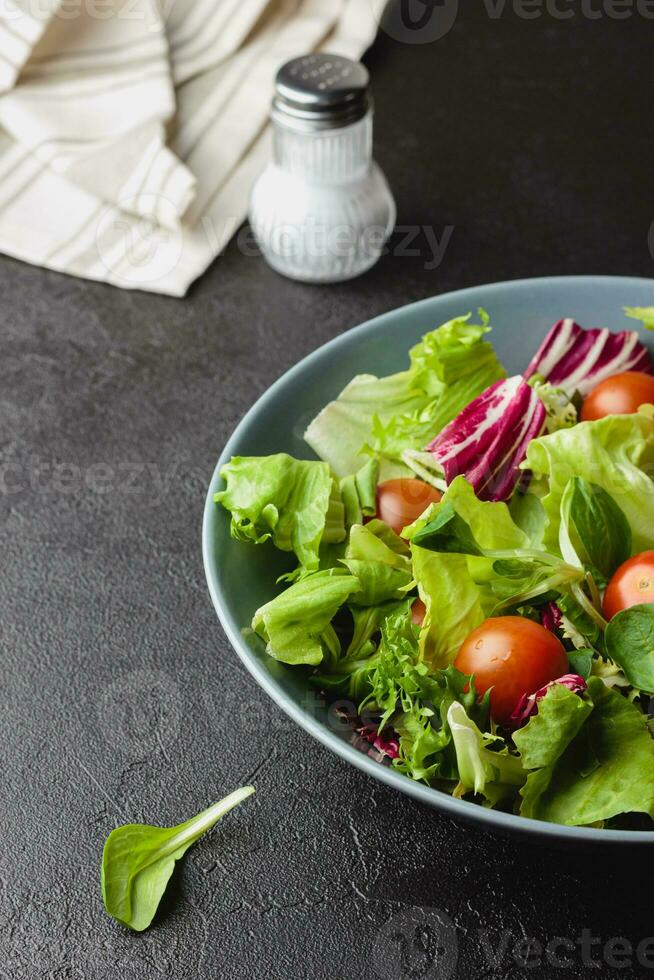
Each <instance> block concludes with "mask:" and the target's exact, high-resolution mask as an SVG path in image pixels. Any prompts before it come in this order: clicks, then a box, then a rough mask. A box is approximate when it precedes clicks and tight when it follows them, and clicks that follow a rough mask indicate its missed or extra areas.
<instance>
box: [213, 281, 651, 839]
mask: <svg viewBox="0 0 654 980" xmlns="http://www.w3.org/2000/svg"><path fill="white" fill-rule="evenodd" d="M564 284H566V285H570V284H575V285H578V286H579V287H583V286H584V285H585V286H599V285H600V284H613V285H618V284H624V285H625V286H626V287H627V288H631V287H634V288H643V287H647V288H650V289H652V290H654V280H651V279H646V278H643V277H636V276H604V275H601V276H542V277H534V278H529V279H509V280H504V281H501V282H495V283H488V284H481V285H478V286H470V287H466V288H465V289H459V290H453V291H451V292H446V293H440V294H438V295H435V296H429V297H426V298H424V299H421V300H418V301H416V302H413V303H407V304H404V305H403V306H399V307H396V308H394V309H392V310H388V311H386V312H385V313H381V314H379V315H377V316H375V317H373V318H372V319H370V320H366V321H365V322H364V323H362V324H359V325H358V326H355V327H352V328H350V329H349V330H346V331H345V332H344V333H342V334H339V335H338V336H337V337H334V338H332V340H329V341H327V342H326V343H325V344H322V345H321V346H320V347H318V348H316V350H314V351H312V352H311V353H309V354H307V355H306V356H305V357H303V358H302V359H301V360H300V361H298V362H297V363H296V364H294V365H293V366H292V367H291V368H289V369H288V370H287V371H285V372H284V373H283V374H282V375H281V376H280V377H279V378H277V380H276V381H274V382H273V383H272V384H271V385H270V386H269V387H268V388H267V389H266V390H265V391H264V392H263V394H262V395H260V397H259V398H258V399H257V400H256V401H255V402H254V404H253V405H252V406H251V407H250V408H249V409H248V411H247V412H246V413H245V415H244V416H243V417H242V418H241V420H240V421H239V422H238V424H237V425H236V427H235V429H234V431H233V432H232V434H231V436H230V437H229V439H228V441H227V443H226V444H225V447H224V449H223V451H222V453H221V454H220V458H219V460H218V462H217V464H216V467H215V469H214V472H213V475H212V477H211V481H210V484H209V488H208V491H207V496H206V500H205V505H204V513H203V521H202V555H203V564H204V571H205V576H206V579H207V585H208V588H209V594H210V596H211V599H212V602H213V605H214V608H215V610H216V613H217V615H218V618H219V620H220V623H221V625H222V627H223V630H224V631H225V634H226V636H227V638H228V640H229V642H230V644H231V646H232V647H233V648H234V650H235V651H236V653H237V655H238V657H239V658H240V660H241V662H242V663H243V664H244V666H245V667H246V668H247V670H248V671H249V673H250V674H251V675H252V676H253V678H254V679H255V681H256V682H257V684H258V685H259V686H260V687H261V688H262V689H263V690H264V691H265V692H266V694H268V696H269V697H271V698H272V700H273V701H275V703H276V704H277V705H278V706H279V707H280V708H281V709H282V711H284V712H285V713H286V714H287V715H288V716H289V717H290V718H291V719H292V720H293V721H294V722H295V723H296V724H297V725H299V726H300V728H302V729H304V731H306V732H308V734H310V735H312V736H313V737H314V738H316V739H317V740H318V741H319V742H320V743H321V744H322V745H324V746H326V747H327V748H328V749H331V750H332V751H333V752H335V753H336V754H337V755H338V756H339V757H340V758H342V759H344V760H345V761H347V762H349V763H351V764H352V765H354V766H355V767H356V768H357V769H359V770H361V771H363V772H365V773H367V774H368V775H369V776H372V777H373V778H374V779H377V780H379V781H380V782H382V783H384V784H385V785H387V786H389V787H391V788H393V789H396V790H398V791H399V792H401V793H404V794H405V795H407V796H410V797H411V798H412V799H414V800H417V801H419V802H421V803H425V804H427V805H428V806H431V807H433V808H435V809H437V810H440V811H441V812H443V813H445V814H446V815H448V816H450V817H453V818H455V819H459V820H461V821H465V822H466V823H474V824H476V825H477V826H478V829H480V830H484V829H485V830H487V831H494V832H496V833H501V834H504V835H507V834H509V835H515V834H519V835H527V836H531V837H538V838H541V839H543V840H544V841H546V842H549V843H551V844H557V843H559V844H563V843H573V842H574V843H578V844H599V843H603V844H631V845H637V844H641V845H643V844H654V830H651V831H650V830H604V829H600V828H593V827H574V826H568V825H567V824H557V823H548V822H546V821H541V820H534V819H532V818H530V817H522V816H520V815H518V814H512V813H503V812H501V811H497V810H492V809H488V808H486V807H483V806H481V805H479V804H478V803H472V802H470V801H468V800H459V799H455V798H454V797H452V796H450V795H449V794H448V793H445V792H443V791H442V790H438V789H435V788H434V787H431V786H427V785H425V784H423V783H418V782H415V781H414V780H412V779H410V778H409V777H408V776H405V775H403V774H402V773H400V772H397V771H395V770H394V769H392V768H390V767H388V766H384V765H381V764H380V763H378V762H376V761H375V760H374V759H372V758H370V757H369V756H368V755H366V754H365V753H364V752H362V751H361V750H360V749H357V748H355V747H354V746H353V745H350V744H349V743H348V742H346V741H344V740H343V739H341V738H339V736H338V735H336V734H335V733H334V732H330V731H329V730H328V729H327V728H325V727H323V726H322V725H320V724H318V723H317V722H316V721H315V719H313V718H312V717H311V715H310V714H309V713H308V712H307V711H306V710H305V709H304V708H302V707H301V706H300V705H299V704H297V703H296V702H295V701H294V700H293V698H292V697H290V696H289V695H288V694H287V693H286V692H285V691H284V689H283V688H282V687H281V685H280V684H279V683H278V682H277V681H276V680H275V678H274V677H272V676H271V675H270V674H269V673H268V672H267V671H266V669H265V666H264V664H263V663H261V662H259V661H258V660H257V659H256V658H255V657H254V656H253V655H252V653H251V652H250V650H249V649H248V647H247V645H246V644H245V643H244V642H243V638H242V636H241V632H240V630H241V629H242V628H243V627H242V626H241V627H239V625H238V624H237V622H236V621H235V619H234V617H233V616H232V614H231V612H230V609H229V605H228V603H227V600H226V597H225V594H224V591H223V588H222V583H221V576H220V566H219V564H218V561H217V556H216V555H215V554H214V553H213V552H214V549H213V542H214V530H215V527H216V521H217V518H218V507H217V506H216V504H215V503H214V500H213V496H214V493H215V492H216V491H217V490H218V488H219V485H220V470H221V468H222V466H223V465H224V464H225V463H227V462H228V460H229V459H230V458H231V457H232V456H234V455H236V454H237V447H238V443H239V442H240V441H241V439H242V437H243V436H244V434H245V433H246V432H247V431H248V429H250V427H251V426H253V425H254V424H256V421H257V418H258V417H259V415H260V413H261V412H262V411H265V409H266V406H267V405H268V403H269V402H270V401H272V400H273V399H274V398H275V397H276V396H277V394H278V393H279V392H280V391H281V390H282V389H283V388H284V386H285V385H286V384H287V382H288V381H290V380H291V379H293V378H295V377H297V376H298V375H300V374H302V373H303V371H304V370H306V368H307V367H309V366H310V365H312V364H314V363H315V362H317V361H319V360H320V359H321V358H322V357H323V356H324V354H325V353H327V352H328V351H329V352H330V353H333V352H334V351H337V350H338V349H339V348H340V347H347V345H348V344H349V343H351V341H352V340H353V339H354V338H361V337H365V336H366V335H367V334H371V333H374V331H375V330H377V329H378V328H379V327H380V325H381V323H382V321H387V320H388V319H389V318H392V317H396V316H399V315H401V314H402V313H404V312H406V311H408V310H412V311H419V310H420V309H421V308H423V307H425V308H426V307H428V306H431V305H433V304H434V302H435V301H438V300H460V301H461V303H462V308H463V306H465V305H467V304H472V303H473V302H474V303H475V304H480V300H473V297H474V295H475V294H478V293H480V292H483V293H484V296H485V297H488V294H489V293H491V294H492V293H493V292H497V291H501V290H506V289H510V290H515V291H516V292H521V291H524V290H527V289H529V288H532V287H533V286H535V285H538V286H551V287H553V288H554V287H556V286H562V285H564ZM484 302H485V303H488V302H489V301H488V299H487V298H485V299H484ZM475 308H476V306H475ZM248 625H249V624H248Z"/></svg>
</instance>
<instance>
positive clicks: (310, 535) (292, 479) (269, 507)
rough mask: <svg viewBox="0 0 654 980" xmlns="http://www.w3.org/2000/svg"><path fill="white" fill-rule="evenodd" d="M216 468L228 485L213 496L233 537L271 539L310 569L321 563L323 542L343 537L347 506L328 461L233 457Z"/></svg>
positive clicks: (254, 540) (281, 455)
mask: <svg viewBox="0 0 654 980" xmlns="http://www.w3.org/2000/svg"><path fill="white" fill-rule="evenodd" d="M220 472H221V476H222V477H223V479H224V480H225V482H226V484H227V486H226V488H225V490H221V491H220V492H219V493H217V494H216V495H215V496H214V500H215V502H216V503H217V504H222V506H223V507H224V508H225V509H226V510H228V511H229V512H230V513H231V515H232V522H231V533H232V537H234V538H237V539H238V540H240V541H249V542H251V543H253V544H262V543H263V542H264V541H267V540H268V539H269V538H272V540H273V544H274V545H275V547H277V548H279V549H280V550H281V551H294V552H295V554H296V555H297V558H298V560H299V562H300V565H301V566H302V568H303V569H306V571H309V572H311V571H316V570H317V569H318V567H319V548H320V545H321V544H323V545H324V544H333V543H337V542H339V541H344V540H345V524H344V516H345V509H344V507H343V503H342V501H341V499H340V492H339V489H338V486H337V484H336V481H335V480H334V478H333V477H332V474H331V472H330V469H329V466H328V465H327V464H326V463H319V462H312V461H310V460H303V459H293V458H292V457H291V456H288V455H287V454H286V453H277V455H275V456H264V457H257V456H252V457H245V456H235V457H234V458H233V459H232V460H231V461H230V462H229V463H227V465H226V466H223V468H222V470H221V471H220Z"/></svg>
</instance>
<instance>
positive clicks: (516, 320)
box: [202, 276, 654, 846]
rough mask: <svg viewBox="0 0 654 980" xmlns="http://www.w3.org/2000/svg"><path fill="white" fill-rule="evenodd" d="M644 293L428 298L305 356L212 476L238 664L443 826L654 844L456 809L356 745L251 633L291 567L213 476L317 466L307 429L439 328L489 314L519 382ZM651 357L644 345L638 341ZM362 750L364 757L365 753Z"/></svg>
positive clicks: (525, 290) (625, 281) (299, 677)
mask: <svg viewBox="0 0 654 980" xmlns="http://www.w3.org/2000/svg"><path fill="white" fill-rule="evenodd" d="M653 302H654V282H652V281H649V280H646V279H637V278H619V277H597V276H580V277H557V278H542V279H530V280H517V281H510V282H504V283H496V284H492V285H486V286H479V287H474V288H470V289H465V290H461V291H458V292H453V293H448V294H445V295H442V296H436V297H433V298H430V299H426V300H422V301H420V302H418V303H413V304H411V305H409V306H406V307H403V308H400V309H397V310H393V311H391V312H389V313H386V314H384V315H382V316H378V317H376V318H375V319H373V320H370V321H369V322H367V323H364V324H363V325H362V326H359V327H356V328H355V329H352V330H349V331H348V332H346V333H344V334H342V335H341V336H339V337H337V338H336V339H335V340H332V341H331V342H329V343H327V344H326V345H324V346H323V347H321V348H319V349H318V350H316V351H314V352H313V353H312V354H310V355H309V356H308V357H306V358H305V359H304V360H302V361H301V362H300V363H299V364H297V365H296V366H295V367H293V368H292V369H291V370H289V371H288V372H287V373H286V374H285V375H283V377H281V378H280V379H279V380H278V381H276V382H275V383H274V384H273V385H272V387H271V388H269V390H268V391H267V392H265V394H264V395H263V396H262V397H261V398H260V399H259V400H258V401H257V403H256V404H255V405H254V406H253V407H252V408H251V409H250V411H249V412H248V413H247V415H246V416H245V417H244V418H243V420H242V421H241V422H240V423H239V425H238V426H237V428H236V430H235V431H234V433H233V435H232V436H231V438H230V440H229V442H228V443H227V445H226V446H225V448H224V450H223V453H222V455H221V457H220V459H219V461H218V463H217V466H216V469H215V471H214V474H213V477H212V480H211V483H210V486H209V490H208V494H207V498H206V505H205V511H204V522H203V542H202V544H203V558H204V567H205V573H206V577H207V582H208V586H209V591H210V594H211V598H212V601H213V604H214V606H215V609H216V612H217V614H218V617H219V619H220V622H221V623H222V626H223V629H224V630H225V633H226V635H227V637H228V639H229V640H230V642H231V644H232V646H233V647H234V649H235V651H236V653H237V654H238V656H239V657H240V659H241V660H242V662H243V663H244V665H245V666H246V667H247V669H248V670H249V671H250V673H251V674H252V676H253V677H254V678H255V680H256V681H257V683H258V684H259V685H260V686H261V687H262V688H263V690H264V691H266V693H267V694H269V695H270V697H272V698H273V700H274V701H275V702H276V703H277V704H278V705H279V706H280V707H281V708H282V709H283V710H284V711H285V712H286V713H287V714H288V715H289V716H290V717H291V718H292V719H293V720H294V721H295V722H296V723H297V724H298V725H299V726H300V727H302V728H303V729H305V730H306V731H307V732H309V733H310V734H311V735H313V736H314V737H315V738H317V739H318V740H319V741H320V742H321V743H322V744H323V745H325V746H327V747H328V748H330V749H331V750H332V751H334V752H336V753H337V754H338V755H339V756H340V757H341V758H342V759H344V760H345V761H347V762H349V763H350V764H352V765H354V766H356V767H357V768H359V769H360V770H363V771H364V772H365V773H367V774H368V775H369V776H371V777H372V778H374V779H377V780H379V781H381V782H383V783H385V784H386V785H388V786H390V787H392V788H394V789H396V790H398V791H399V792H402V793H405V794H406V795H408V796H410V797H412V798H413V799H415V800H417V801H419V802H422V803H425V804H427V805H429V806H432V807H435V808H436V809H438V810H441V811H442V812H444V813H447V814H449V815H450V816H452V817H456V818H457V819H461V820H464V821H470V822H473V823H474V824H476V825H477V826H478V827H480V829H486V830H489V831H494V832H497V833H502V834H517V835H528V836H532V837H535V838H539V839H540V840H542V841H543V842H544V843H545V842H549V843H550V844H553V845H562V846H565V845H588V846H593V845H595V844H602V845H607V844H612V845H621V846H626V845H630V846H634V845H636V846H643V845H647V844H654V831H649V830H617V829H615V830H614V829H600V828H594V827H572V826H565V825H561V824H555V823H547V822H544V821H540V820H533V819H529V818H526V817H523V816H518V815H514V814H512V813H506V812H502V811H497V810H493V809H487V808H484V807H481V806H479V805H478V804H475V803H472V802H468V801H466V800H462V799H457V798H454V797H452V796H450V795H448V794H447V793H445V792H442V791H440V790H438V789H435V788H432V787H430V786H428V785H426V784H423V783H420V782H416V781H414V780H412V779H410V778H409V777H408V776H406V775H404V774H402V773H400V772H398V771H396V770H395V769H393V768H392V767H389V766H387V765H383V764H381V763H380V762H379V761H378V760H377V759H376V758H375V757H374V752H372V751H365V750H362V747H361V740H359V744H356V739H354V740H353V733H352V729H351V727H350V726H349V725H348V724H347V723H346V722H345V721H344V719H343V716H342V713H341V712H339V711H338V707H337V705H334V704H332V705H330V704H329V703H328V702H327V701H326V700H325V699H324V697H321V695H320V693H319V691H318V690H316V688H315V687H312V686H311V685H310V684H309V682H308V671H307V670H306V668H297V667H289V666H287V665H286V664H283V663H281V662H279V661H277V660H274V659H273V658H271V657H270V656H269V655H268V654H267V653H266V650H265V644H264V642H263V641H262V640H261V638H260V637H259V636H258V635H256V634H255V633H254V632H253V630H252V629H251V628H250V623H251V621H252V617H253V614H254V612H255V611H256V610H257V609H259V607H261V606H262V605H264V604H265V603H266V602H268V601H269V600H270V599H271V597H272V596H273V594H274V593H275V582H276V580H277V579H278V578H279V576H280V575H283V574H285V573H287V572H289V571H290V569H291V567H292V563H291V562H290V559H289V556H288V555H286V554H284V553H282V552H279V551H277V550H275V549H274V548H273V547H272V545H271V544H270V543H267V544H264V545H262V546H260V548H259V549H258V550H257V554H256V557H254V556H253V549H252V548H251V547H247V546H245V545H243V543H241V542H239V541H237V540H234V539H233V538H232V537H231V535H230V516H229V514H228V512H227V511H226V510H225V509H223V508H222V507H219V506H216V504H215V502H214V495H215V494H216V493H217V492H218V491H220V490H222V489H223V488H224V482H223V480H222V479H221V476H220V470H221V468H222V467H223V466H224V465H225V464H226V463H228V462H229V460H230V459H231V458H232V457H233V456H266V455H270V454H274V453H288V454H289V455H291V456H294V457H297V458H300V459H315V458H316V457H315V456H314V454H313V453H312V451H311V449H310V448H309V446H308V445H307V444H306V443H305V442H304V439H303V434H304V432H305V430H306V427H307V425H308V424H309V422H310V421H311V420H312V419H313V418H314V417H315V416H316V415H317V414H318V413H319V412H320V411H321V409H322V408H323V407H324V406H325V405H326V404H327V403H329V402H330V401H332V400H333V399H334V398H336V396H337V395H338V394H339V392H341V390H342V389H343V388H344V387H345V386H346V385H347V384H348V382H349V381H350V380H351V379H352V377H353V376H354V375H355V374H364V373H365V374H375V375H378V376H383V375H388V374H392V373H394V372H397V371H401V370H403V369H404V367H405V365H406V363H407V351H408V350H409V348H410V347H411V346H412V345H413V344H415V343H417V342H418V341H419V340H420V338H421V337H422V336H423V335H424V334H425V333H426V332H427V331H429V330H431V329H433V328H434V327H435V326H437V325H438V324H441V323H444V322H446V321H448V320H451V319H453V318H455V317H458V316H461V315H463V314H466V313H468V312H470V311H472V312H473V313H474V312H475V311H476V310H477V309H478V308H480V307H481V308H484V309H485V310H487V311H488V313H489V314H490V317H491V323H492V325H493V333H492V342H493V345H494V347H495V350H496V352H497V355H498V358H499V359H500V361H501V362H502V363H503V364H504V365H505V367H506V369H507V371H508V373H509V374H512V373H521V372H522V371H524V369H525V366H526V365H527V364H528V363H529V361H530V359H531V358H532V355H533V354H534V351H536V350H537V348H538V347H539V345H540V344H541V342H542V340H543V338H544V337H545V335H546V334H547V332H548V331H549V330H550V328H551V327H552V324H554V323H555V322H556V321H559V320H561V319H562V318H565V317H570V318H574V319H575V320H576V321H577V322H579V323H581V324H583V325H584V326H587V327H595V326H602V327H608V328H609V329H611V330H614V331H621V330H625V329H636V324H635V322H634V321H633V320H632V321H628V320H626V319H625V315H624V312H623V308H624V307H626V306H631V307H633V306H637V307H649V306H652V304H653ZM639 332H640V334H641V339H642V341H643V342H644V343H645V344H647V345H648V346H650V347H651V343H649V342H650V341H651V340H652V339H654V338H653V337H652V334H651V333H648V331H647V330H645V329H641V330H640V331H639ZM367 749H368V750H370V749H371V747H370V745H368V746H367Z"/></svg>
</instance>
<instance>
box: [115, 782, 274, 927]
mask: <svg viewBox="0 0 654 980" xmlns="http://www.w3.org/2000/svg"><path fill="white" fill-rule="evenodd" d="M252 793H254V787H253V786H244V787H243V788H242V789H238V790H236V792H235V793H232V794H231V795H230V796H227V797H225V799H224V800H221V801H220V802H219V803H216V804H214V806H212V807H209V809H208V810H204V811H203V813H200V814H198V816H197V817H193V818H192V819H191V820H187V821H186V823H182V824H180V825H179V826H178V827H150V826H147V825H146V824H128V825H127V826H125V827H117V828H116V830H112V832H111V833H110V834H109V836H108V838H107V841H106V843H105V845H104V851H103V853H102V872H101V882H102V898H103V901H104V905H105V908H106V910H107V912H108V913H109V915H111V916H113V918H114V919H117V920H118V921H119V922H122V923H123V925H126V926H129V928H130V929H134V930H135V931H137V932H142V931H143V930H144V929H147V928H148V926H149V925H150V923H151V922H152V920H153V918H154V916H155V913H156V911H157V908H158V906H159V902H160V901H161V898H162V896H163V893H164V892H165V890H166V886H167V884H168V882H169V880H170V876H171V875H172V873H173V870H174V868H175V862H176V861H179V859H180V858H181V857H183V855H184V854H185V853H186V851H187V850H188V849H189V847H190V846H191V844H194V843H195V842H196V841H197V840H198V839H199V838H200V837H201V836H202V835H203V834H204V833H206V831H207V830H209V829H210V828H211V827H213V826H214V824H216V823H217V822H218V821H219V820H220V818H221V817H224V816H225V814H226V813H228V812H229V811H230V810H232V809H233V808H234V807H235V806H238V804H239V803H242V802H243V800H245V799H247V797H248V796H251V795H252Z"/></svg>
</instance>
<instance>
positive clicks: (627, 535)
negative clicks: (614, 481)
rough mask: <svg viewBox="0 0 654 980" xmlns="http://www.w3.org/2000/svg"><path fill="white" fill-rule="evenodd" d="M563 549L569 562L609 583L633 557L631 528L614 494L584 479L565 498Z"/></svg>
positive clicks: (577, 480)
mask: <svg viewBox="0 0 654 980" xmlns="http://www.w3.org/2000/svg"><path fill="white" fill-rule="evenodd" d="M559 548H560V550H561V554H562V555H563V557H564V558H565V560H566V561H567V562H570V563H571V564H579V565H580V566H583V567H585V568H587V569H590V570H592V571H593V572H596V571H597V572H599V574H600V577H601V578H602V579H603V580H604V581H608V580H609V578H610V577H611V575H612V574H613V572H614V571H615V570H616V568H618V566H619V565H621V564H622V563H623V562H624V561H626V560H627V558H629V556H630V555H631V528H630V526H629V523H628V521H627V518H626V517H625V515H624V514H623V512H622V510H621V509H620V508H619V507H618V505H617V504H616V502H615V501H614V500H613V498H612V497H611V495H610V494H608V493H607V492H606V490H604V489H602V487H598V486H597V485H596V484H594V483H589V482H588V480H584V479H583V478H582V477H580V476H573V477H571V478H570V479H569V480H568V483H567V486H566V488H565V490H564V491H563V496H562V498H561V525H560V528H559Z"/></svg>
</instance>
